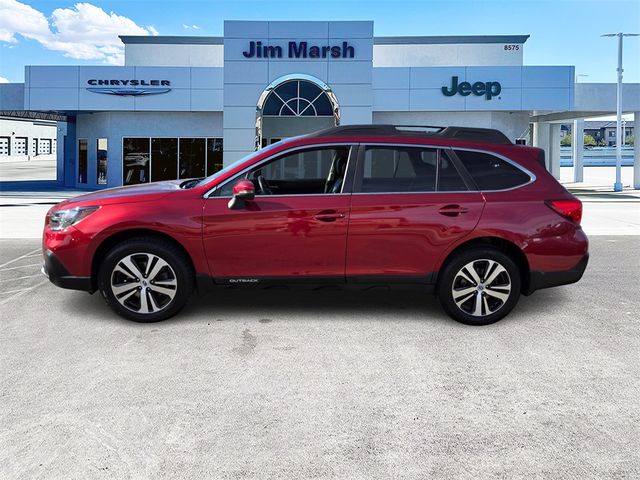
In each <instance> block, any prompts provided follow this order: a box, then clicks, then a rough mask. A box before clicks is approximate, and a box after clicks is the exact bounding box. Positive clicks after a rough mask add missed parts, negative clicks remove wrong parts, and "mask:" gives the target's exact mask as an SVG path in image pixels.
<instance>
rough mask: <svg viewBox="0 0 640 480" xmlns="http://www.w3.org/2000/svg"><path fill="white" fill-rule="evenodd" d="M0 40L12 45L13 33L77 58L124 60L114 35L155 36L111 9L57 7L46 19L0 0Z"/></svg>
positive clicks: (14, 0)
mask: <svg viewBox="0 0 640 480" xmlns="http://www.w3.org/2000/svg"><path fill="white" fill-rule="evenodd" d="M0 11H2V12H3V13H2V15H1V16H0V42H4V43H8V44H15V43H17V42H18V38H17V35H20V36H22V37H24V38H29V39H32V40H35V41H37V42H39V43H40V44H42V46H44V47H45V48H47V49H49V50H54V51H57V52H62V53H63V54H64V55H65V56H67V57H71V58H77V59H80V60H100V61H103V62H105V63H110V64H113V65H121V64H122V63H124V46H123V44H122V42H121V41H120V39H119V38H118V35H158V31H157V30H156V28H155V27H153V26H148V27H146V28H144V27H141V26H139V25H137V24H136V23H135V22H134V21H133V20H131V19H130V18H127V17H123V16H121V15H118V14H116V13H114V12H110V13H107V12H105V11H104V10H103V9H102V8H100V7H96V6H95V5H92V4H90V3H76V4H75V5H74V6H73V7H72V8H57V9H55V10H54V11H53V13H52V14H51V16H50V17H49V18H46V17H45V16H44V14H43V13H42V12H40V11H38V10H36V9H35V8H33V7H31V6H29V5H25V4H24V3H20V2H18V1H17V0H0Z"/></svg>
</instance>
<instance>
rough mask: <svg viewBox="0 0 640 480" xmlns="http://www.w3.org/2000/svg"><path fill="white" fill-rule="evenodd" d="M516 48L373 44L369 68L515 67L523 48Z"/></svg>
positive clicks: (483, 44) (484, 45) (472, 45)
mask: <svg viewBox="0 0 640 480" xmlns="http://www.w3.org/2000/svg"><path fill="white" fill-rule="evenodd" d="M509 45H511V44H509ZM518 47H519V48H518V50H505V44H503V43H471V44H469V43H467V44H465V43H456V44H411V45H374V46H373V66H374V67H449V66H457V65H460V66H476V65H478V66H480V65H491V66H519V65H522V52H523V47H524V45H523V44H518Z"/></svg>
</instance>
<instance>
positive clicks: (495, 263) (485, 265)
mask: <svg viewBox="0 0 640 480" xmlns="http://www.w3.org/2000/svg"><path fill="white" fill-rule="evenodd" d="M520 289H521V280H520V270H519V268H518V266H517V265H516V263H515V262H514V261H513V260H512V259H511V257H509V256H508V255H507V254H506V253H504V252H502V251H501V250H498V249H494V248H488V247H485V248H473V249H470V250H466V251H462V252H460V253H458V254H456V256H455V257H453V258H452V259H451V261H449V262H448V263H447V265H446V267H445V268H444V270H443V271H442V273H441V275H440V278H439V281H438V290H437V292H438V299H439V300H440V303H441V304H442V307H443V308H444V309H445V311H446V312H447V313H448V314H449V315H450V316H451V317H452V318H453V319H455V320H457V321H459V322H461V323H465V324H467V325H488V324H490V323H493V322H497V321H498V320H500V319H501V318H503V317H505V316H506V315H507V314H508V313H509V312H510V311H511V310H512V309H513V307H515V305H516V303H517V302H518V299H519V297H520Z"/></svg>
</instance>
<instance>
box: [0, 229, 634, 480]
mask: <svg viewBox="0 0 640 480" xmlns="http://www.w3.org/2000/svg"><path fill="white" fill-rule="evenodd" d="M38 248H39V242H38V240H35V239H29V240H15V239H14V240H0V252H1V253H0V265H1V266H0V281H1V282H2V283H0V285H1V286H2V289H1V291H2V295H1V296H0V319H1V320H0V324H1V326H2V328H1V329H0V345H1V348H0V365H2V377H1V379H0V395H1V399H0V424H1V425H2V427H3V428H2V429H1V430H0V478H3V479H5V478H6V479H14V478H24V479H34V478H64V479H73V478H77V479H86V478H92V479H102V478H114V479H124V478H170V479H176V478H223V479H227V478H228V479H236V478H279V479H280V478H291V479H294V478H295V479H300V478H345V479H371V478H385V479H386V478H394V479H402V478H443V479H444V478H446V479H450V478H469V479H478V478H492V477H501V478H580V479H584V478H638V477H639V476H640V459H639V457H638V453H637V452H638V451H640V433H639V432H640V411H639V409H638V399H639V398H640V355H638V352H639V351H640V315H639V314H638V312H639V311H640V298H639V297H640V296H639V295H638V278H639V277H640V256H639V255H638V251H639V248H640V237H638V236H611V237H593V238H592V239H591V261H590V265H589V267H588V269H587V272H586V273H585V276H584V278H583V279H582V281H581V282H580V283H578V284H575V285H570V286H566V287H560V288H556V289H550V290H544V291H539V292H537V293H536V294H534V295H533V296H531V297H526V298H522V299H521V301H520V304H519V306H518V307H517V308H516V310H515V311H514V312H513V313H512V314H511V315H510V316H508V317H507V318H506V319H504V320H502V321H501V322H499V323H497V324H494V325H490V326H488V327H480V328H477V327H476V328H474V327H468V326H464V325H460V324H457V323H455V322H454V321H452V320H450V319H449V318H448V317H446V316H445V315H444V314H443V313H442V311H441V310H440V308H439V306H438V304H437V302H436V301H435V299H434V298H433V296H432V295H430V294H425V293H422V292H419V291H395V292H388V291H385V290H370V291H365V292H359V291H332V290H321V291H306V290H302V291H297V290H295V291H289V290H279V289H271V290H239V289H238V290H231V289H225V290H219V291H217V292H215V293H214V294H212V295H210V296H207V297H201V298H194V299H193V301H192V302H191V303H190V304H189V306H188V308H187V309H186V310H185V311H184V312H183V313H182V314H181V315H179V316H178V317H176V318H174V319H171V320H169V321H166V322H162V323H156V324H136V323H131V322H128V321H125V320H123V319H120V318H118V317H116V316H114V315H113V314H112V313H111V311H110V310H108V308H107V307H106V305H105V304H104V302H103V301H102V299H101V298H100V296H99V295H93V296H90V295H88V294H86V293H82V292H73V291H65V290H61V289H58V288H57V287H55V286H53V285H51V284H49V283H48V282H46V281H44V280H43V278H41V277H40V276H39V274H38V272H39V262H40V259H39V257H38Z"/></svg>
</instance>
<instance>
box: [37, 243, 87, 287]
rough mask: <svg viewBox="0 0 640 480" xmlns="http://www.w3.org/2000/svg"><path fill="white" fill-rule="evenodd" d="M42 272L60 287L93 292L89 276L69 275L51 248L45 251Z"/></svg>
mask: <svg viewBox="0 0 640 480" xmlns="http://www.w3.org/2000/svg"><path fill="white" fill-rule="evenodd" d="M42 273H43V274H44V275H46V276H47V277H48V278H49V281H50V282H51V283H53V284H54V285H56V286H58V287H60V288H67V289H70V290H83V291H85V292H89V293H93V292H94V289H93V285H92V282H91V277H77V276H75V275H71V274H70V273H69V271H68V270H67V269H66V268H65V266H64V265H63V264H62V262H60V260H59V259H58V257H56V255H55V253H53V252H52V251H51V250H47V251H45V254H44V265H43V266H42Z"/></svg>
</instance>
